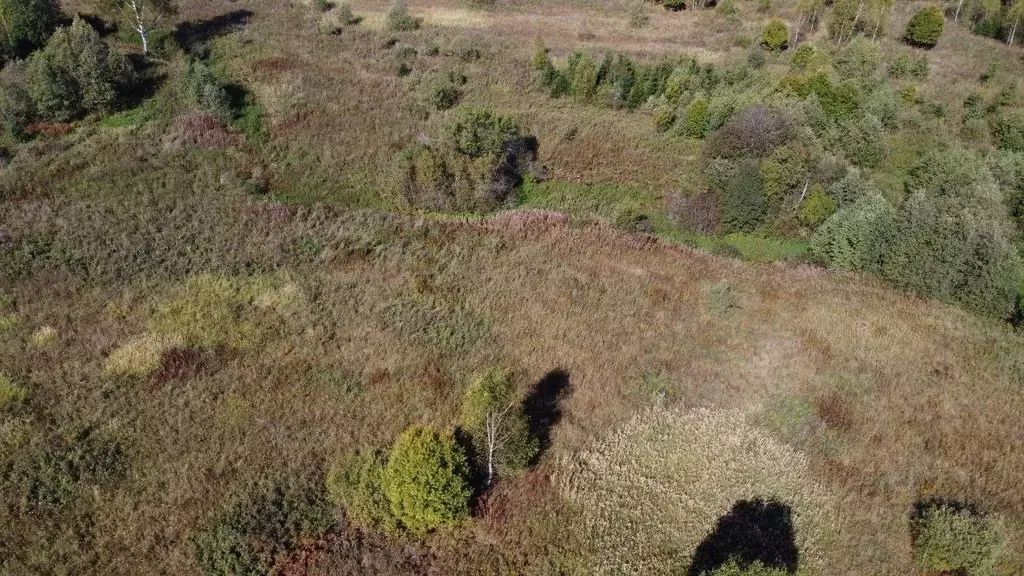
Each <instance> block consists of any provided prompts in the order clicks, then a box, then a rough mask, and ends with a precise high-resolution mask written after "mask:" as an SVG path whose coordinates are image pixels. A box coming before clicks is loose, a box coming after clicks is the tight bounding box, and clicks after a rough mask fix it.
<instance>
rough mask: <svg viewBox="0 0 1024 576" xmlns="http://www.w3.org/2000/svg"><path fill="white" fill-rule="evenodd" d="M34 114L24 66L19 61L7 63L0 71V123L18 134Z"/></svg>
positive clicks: (33, 105)
mask: <svg viewBox="0 0 1024 576" xmlns="http://www.w3.org/2000/svg"><path fill="white" fill-rule="evenodd" d="M35 115H36V107H35V104H34V103H33V102H32V95H31V94H30V93H29V89H28V75H27V73H26V70H25V66H24V65H23V64H22V63H20V62H13V63H11V64H8V65H7V66H6V67H4V69H3V70H2V71H0V124H2V125H3V126H4V127H6V128H7V129H8V130H10V131H11V132H14V133H15V134H20V133H21V132H22V131H23V130H24V129H25V127H26V126H28V124H29V122H31V121H32V119H33V118H35Z"/></svg>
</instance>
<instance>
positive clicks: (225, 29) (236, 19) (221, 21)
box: [173, 10, 253, 51]
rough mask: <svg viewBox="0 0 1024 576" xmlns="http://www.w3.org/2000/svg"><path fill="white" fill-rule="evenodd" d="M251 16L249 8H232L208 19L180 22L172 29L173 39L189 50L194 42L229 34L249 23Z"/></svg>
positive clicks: (197, 42)
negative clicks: (225, 12)
mask: <svg viewBox="0 0 1024 576" xmlns="http://www.w3.org/2000/svg"><path fill="white" fill-rule="evenodd" d="M252 16H253V12H252V11H251V10H233V11H231V12H228V13H227V14H221V15H220V16H215V17H213V18H210V19H208V20H193V21H191V22H182V23H181V24H178V27H177V28H176V29H175V30H174V34H173V36H174V41H175V42H177V43H178V45H179V46H181V47H182V49H184V50H186V51H191V50H192V48H193V47H194V46H195V45H196V44H199V43H202V42H207V41H209V40H212V39H214V38H217V37H218V36H224V35H226V34H230V33H231V32H234V31H235V30H238V29H239V28H241V27H242V26H245V25H246V24H248V23H249V20H250V19H251V18H252Z"/></svg>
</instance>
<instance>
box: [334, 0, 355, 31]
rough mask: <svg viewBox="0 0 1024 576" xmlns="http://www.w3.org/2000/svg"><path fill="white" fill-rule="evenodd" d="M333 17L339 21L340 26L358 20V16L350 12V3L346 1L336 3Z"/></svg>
mask: <svg viewBox="0 0 1024 576" xmlns="http://www.w3.org/2000/svg"><path fill="white" fill-rule="evenodd" d="M335 18H337V20H338V23H340V24H341V25H342V26H349V25H351V24H358V23H359V21H360V17H359V16H356V15H355V14H354V13H353V12H352V5H351V4H349V3H348V2H344V3H342V4H339V5H338V7H337V8H336V9H335Z"/></svg>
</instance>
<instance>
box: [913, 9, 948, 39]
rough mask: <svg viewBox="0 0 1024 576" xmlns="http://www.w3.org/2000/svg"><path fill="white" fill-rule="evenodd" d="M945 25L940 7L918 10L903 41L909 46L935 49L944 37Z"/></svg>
mask: <svg viewBox="0 0 1024 576" xmlns="http://www.w3.org/2000/svg"><path fill="white" fill-rule="evenodd" d="M944 25H945V18H944V17H943V15H942V10H941V9H940V8H939V7H938V6H928V7H926V8H922V9H921V10H918V11H917V12H916V13H915V14H914V16H913V17H911V18H910V22H908V23H907V31H906V33H904V35H903V39H904V40H906V41H907V43H908V44H911V45H914V46H919V47H921V48H934V47H935V45H936V44H937V43H938V42H939V37H940V36H942V28H943V26H944Z"/></svg>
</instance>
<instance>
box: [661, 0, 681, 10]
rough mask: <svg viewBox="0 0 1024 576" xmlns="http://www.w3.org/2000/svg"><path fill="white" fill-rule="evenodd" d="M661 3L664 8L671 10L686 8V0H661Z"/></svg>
mask: <svg viewBox="0 0 1024 576" xmlns="http://www.w3.org/2000/svg"><path fill="white" fill-rule="evenodd" d="M661 4H662V6H664V7H665V9H666V10H671V11H673V12H678V11H679V10H683V9H684V8H686V0H662V2H661Z"/></svg>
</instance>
